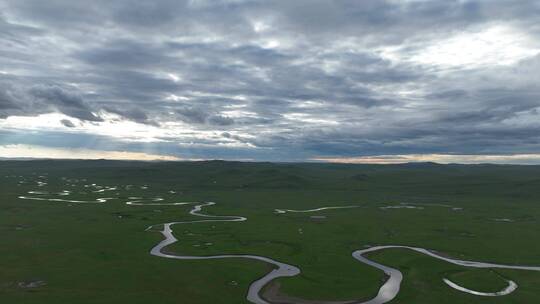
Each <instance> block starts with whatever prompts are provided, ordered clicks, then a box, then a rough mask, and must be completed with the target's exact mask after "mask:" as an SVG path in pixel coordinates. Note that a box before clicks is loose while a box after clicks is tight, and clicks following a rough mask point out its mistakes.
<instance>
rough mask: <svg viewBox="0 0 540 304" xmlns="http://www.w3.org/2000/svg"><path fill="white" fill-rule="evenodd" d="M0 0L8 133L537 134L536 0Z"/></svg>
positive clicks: (482, 150)
mask: <svg viewBox="0 0 540 304" xmlns="http://www.w3.org/2000/svg"><path fill="white" fill-rule="evenodd" d="M0 2H1V3H0V8H1V11H2V13H1V14H0V125H2V126H3V127H5V128H8V129H9V131H10V132H13V134H14V133H16V134H17V135H16V136H15V135H13V134H11V135H13V136H14V137H11V138H12V139H13V138H17V139H18V140H20V141H22V140H23V139H22V138H23V137H24V136H26V137H28V138H29V139H28V140H29V141H32V137H36V136H37V135H36V133H35V131H36V129H38V128H37V127H36V125H38V124H39V130H43V131H44V132H46V131H50V132H64V133H63V134H65V135H64V136H65V138H69V140H70V142H69V143H68V142H66V143H65V145H66V146H70V147H73V146H77V145H84V144H83V142H84V140H82V139H83V138H87V136H96V137H99V138H100V140H99V141H97V140H96V141H95V144H96V145H104V146H105V145H117V146H122V147H124V146H123V145H131V144H132V146H129V147H127V148H126V149H128V148H129V149H133V151H134V152H135V151H136V150H137V149H142V147H140V146H138V144H139V143H140V142H145V143H152V144H153V145H154V146H155V147H158V146H159V147H164V148H166V149H167V151H170V152H172V153H173V154H174V155H184V152H186V151H188V152H189V153H199V154H200V155H190V157H193V158H197V157H199V156H200V157H201V158H203V157H204V158H212V156H215V157H234V156H235V155H239V154H241V155H242V158H253V159H264V160H266V159H272V160H298V159H300V160H302V159H309V158H313V157H317V156H318V155H328V156H330V157H336V158H342V157H356V156H359V155H360V156H363V157H367V156H373V155H408V154H412V155H417V154H422V155H423V154H444V155H446V154H448V155H454V154H463V155H469V154H482V155H499V154H534V153H537V152H539V151H540V141H539V138H538V134H540V133H539V131H540V124H539V123H538V122H537V121H538V118H539V116H538V113H539V112H540V91H539V90H538V84H537V78H538V77H537V76H538V75H540V51H539V50H540V39H539V38H538V37H540V28H539V27H538V26H537V23H538V22H537V21H538V20H537V19H538V18H537V16H538V12H539V11H540V7H539V6H538V1H533V0H524V1H519V2H508V1H503V0H493V1H483V0H467V1H458V0H455V1H454V0H450V1H442V0H441V1H394V0H387V1H381V0H366V1H352V0H346V1H330V0H298V1H289V2H286V1H277V2H272V1H251V0H250V1H247V0H246V1H239V0H238V1H237V0H234V1H233V0H223V1H172V0H171V1H169V0H166V1H159V2H155V3H154V2H148V3H146V2H145V3H134V2H133V1H122V0H120V1H104V0H103V1H102V0H97V1H96V2H95V3H94V4H95V5H92V6H88V5H87V4H86V3H83V2H78V1H64V0H56V1H49V2H47V3H43V1H37V0H24V1H3V2H2V1H0ZM89 33H91V35H89ZM53 113H56V114H58V113H60V114H62V115H64V116H61V117H60V116H54V115H53V116H48V115H52V114H53ZM22 117H32V118H35V119H34V120H35V121H34V122H31V121H29V120H25V119H23V118H22ZM63 120H69V121H70V122H71V123H72V124H73V123H74V122H75V125H77V127H76V128H73V127H70V124H69V123H67V122H65V121H63ZM59 122H60V123H59ZM61 124H63V126H62V125H61ZM66 126H67V127H68V128H66ZM224 131H226V132H224ZM68 134H69V136H68ZM225 134H229V135H225ZM23 135H24V136H23ZM60 137H61V136H60ZM8 140H10V139H5V138H2V139H1V140H0V143H3V142H5V141H8ZM35 141H38V139H37V138H36V139H35ZM11 143H13V142H11ZM21 143H22V142H21ZM96 148H99V147H96ZM137 151H139V150H137Z"/></svg>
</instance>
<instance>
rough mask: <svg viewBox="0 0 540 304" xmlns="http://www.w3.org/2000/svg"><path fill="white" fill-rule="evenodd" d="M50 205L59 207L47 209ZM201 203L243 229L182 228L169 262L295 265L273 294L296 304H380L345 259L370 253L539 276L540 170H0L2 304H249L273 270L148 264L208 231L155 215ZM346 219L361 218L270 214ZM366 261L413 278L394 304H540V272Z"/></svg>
mask: <svg viewBox="0 0 540 304" xmlns="http://www.w3.org/2000/svg"><path fill="white" fill-rule="evenodd" d="M29 192H30V193H29ZM62 193H64V194H62ZM20 196H23V197H31V198H34V199H21V198H19V197H20ZM48 198H55V199H57V201H49V200H41V199H48ZM99 198H107V200H105V202H104V203H99V201H96V199H99ZM139 198H140V199H139ZM62 200H71V201H77V202H66V201H62ZM207 201H212V202H216V204H215V205H213V206H208V207H205V209H204V213H206V214H212V215H236V216H243V217H246V218H247V221H244V222H209V223H193V224H183V225H175V226H172V228H173V230H174V235H175V236H176V238H177V239H178V242H176V243H174V244H172V245H170V246H169V247H167V252H170V253H175V254H181V255H198V256H210V255H218V254H253V255H261V256H266V257H270V258H272V259H275V260H278V261H281V262H284V263H287V264H291V265H295V266H297V267H299V268H300V269H301V271H302V272H301V274H300V275H298V276H295V277H290V278H280V279H278V280H276V281H275V282H273V283H272V284H271V286H269V287H271V289H276V288H275V287H276V286H279V291H278V292H279V294H281V295H282V296H283V295H285V296H286V297H289V298H302V299H306V300H318V301H340V300H344V301H348V300H361V299H364V300H368V299H371V298H373V297H374V296H375V295H376V294H377V292H378V289H379V287H380V286H381V284H382V283H383V282H384V281H385V276H384V273H383V272H381V271H380V270H378V269H376V268H373V267H370V266H368V265H365V264H362V263H359V262H358V261H357V260H355V259H353V258H352V256H351V253H352V252H353V251H355V250H358V249H365V248H367V247H370V246H375V245H407V246H415V247H422V248H427V249H431V250H435V251H437V252H439V253H441V254H443V255H445V256H449V257H452V258H457V259H464V260H473V261H482V262H493V263H499V264H510V265H530V266H540V241H539V236H538V232H539V231H540V167H537V166H493V165H476V166H465V165H436V164H430V163H426V164H415V165H411V164H408V165H330V164H270V163H236V162H222V161H210V162H187V163H182V162H173V163H144V162H114V161H0V239H1V240H2V246H1V247H0V257H1V259H0V302H1V303H22V304H26V303H28V304H33V303H39V304H47V303H51V304H52V303H54V304H57V303H79V304H84V303H88V304H90V303H92V304H99V303H130V304H135V303H145V304H147V303H163V304H166V303H187V304H189V303H209V304H210V303H212V304H215V303H247V300H246V299H245V297H246V293H247V290H248V288H249V285H250V283H251V282H253V281H254V280H257V279H258V278H260V277H262V276H264V275H265V274H266V273H268V272H269V271H270V270H271V266H270V265H269V264H266V263H263V262H257V261H253V260H246V259H226V260H197V261H183V260H172V259H166V258H160V257H156V256H152V255H150V254H149V251H150V249H151V248H152V247H154V246H155V245H156V244H157V243H159V242H160V241H161V240H162V239H163V237H162V235H161V234H160V233H159V231H160V229H161V228H162V227H163V225H160V224H163V223H167V222H173V221H190V220H197V219H198V218H197V217H196V216H193V215H190V214H189V213H188V212H189V211H190V210H191V209H192V208H193V205H192V204H186V205H159V204H167V203H171V204H172V203H177V202H207ZM81 202H89V203H81ZM96 202H97V203H96ZM126 202H135V203H136V204H132V205H128V204H126ZM139 204H148V205H139ZM351 205H354V206H358V207H356V208H349V209H328V210H321V211H314V212H298V213H295V212H285V213H276V212H275V209H292V210H305V209H315V208H320V207H329V206H351ZM152 225H155V226H153V227H152V228H151V229H149V231H146V229H147V228H148V227H149V226H152ZM368 257H369V258H370V259H372V260H375V261H377V262H379V263H381V264H384V265H387V266H391V267H393V268H397V269H399V270H400V271H401V272H402V273H403V282H402V285H401V291H400V293H399V294H398V296H397V298H396V299H394V300H393V301H392V302H391V303H414V304H423V303H425V304H432V303H452V304H456V303H457V304H459V303H505V304H507V303H538V302H540V272H533V271H524V270H504V269H493V270H492V269H474V268H466V267H462V266H456V265H452V264H450V263H447V262H444V261H441V260H436V259H434V258H432V257H428V256H425V255H421V254H419V253H415V252H412V251H410V250H405V249H388V250H384V251H378V252H374V253H372V254H370V255H369V256H368ZM443 278H448V279H450V280H452V281H453V282H455V283H458V284H459V285H461V286H464V287H467V288H468V289H472V290H477V291H482V292H496V291H499V290H501V289H503V288H505V286H506V280H512V281H514V282H516V283H517V284H518V286H519V287H518V288H517V290H516V291H514V292H513V293H511V294H509V295H506V296H501V297H480V296H474V295H470V294H467V293H463V292H460V291H457V290H455V289H452V288H450V287H449V286H448V285H446V284H445V283H444V282H443Z"/></svg>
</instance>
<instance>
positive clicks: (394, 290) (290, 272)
mask: <svg viewBox="0 0 540 304" xmlns="http://www.w3.org/2000/svg"><path fill="white" fill-rule="evenodd" d="M28 194H29V195H32V196H19V198H20V199H25V200H42V201H52V202H69V203H78V204H100V203H106V202H107V201H108V200H111V199H114V198H97V199H96V200H95V201H80V200H69V199H64V198H47V197H45V196H50V195H56V196H57V197H65V196H68V195H70V194H71V193H70V192H69V191H67V190H66V191H63V192H59V193H49V192H44V191H29V192H28ZM129 199H130V200H129V201H127V202H126V204H127V205H134V206H144V205H186V204H194V207H193V208H192V209H191V210H190V211H189V214H191V215H193V216H197V217H200V218H201V219H199V220H192V221H176V222H170V223H164V224H162V225H163V229H162V230H161V231H160V232H161V234H162V235H163V237H164V239H163V240H162V241H161V242H159V243H158V244H157V245H156V246H154V247H153V248H152V249H151V250H150V254H152V255H154V256H158V257H163V258H169V259H179V260H212V259H238V258H243V259H252V260H258V261H262V262H266V263H269V264H272V265H274V266H275V268H274V269H273V270H272V271H270V272H269V273H267V274H266V275H264V276H263V277H261V278H259V279H258V280H255V281H254V282H252V283H251V285H250V286H249V289H248V292H247V296H246V298H247V300H248V301H249V302H251V303H255V304H271V302H269V301H267V300H265V299H263V298H262V297H261V291H262V289H263V288H264V287H265V286H266V285H267V284H268V283H270V282H271V281H272V280H274V279H277V278H282V277H292V276H296V275H298V274H300V269H299V268H298V267H296V266H293V265H290V264H286V263H283V262H280V261H276V260H274V259H271V258H269V257H264V256H258V255H250V254H222V255H214V256H189V255H176V254H172V253H166V252H164V248H165V247H167V246H168V245H171V244H173V243H175V242H177V241H178V239H176V238H175V237H174V235H173V231H172V229H171V226H173V225H179V224H192V223H204V222H243V221H246V220H247V218H245V217H243V216H232V215H231V216H223V215H221V216H219V215H208V214H204V213H201V212H202V208H203V207H208V206H212V205H215V203H214V202H205V203H196V202H179V203H162V202H161V201H162V200H163V199H162V198H159V197H156V198H151V199H145V198H142V197H129ZM144 201H150V203H144ZM356 207H358V206H335V207H321V208H316V209H308V210H291V209H275V212H276V213H278V214H284V213H287V212H317V211H322V210H329V209H344V208H356ZM160 225H161V224H160ZM154 226H157V225H152V226H150V227H148V228H147V229H146V230H150V229H151V228H152V227H154ZM387 249H407V250H412V251H415V252H417V253H421V254H424V255H427V256H430V257H432V258H435V259H439V260H442V261H445V262H448V263H451V264H454V265H458V266H464V267H472V268H500V269H514V270H529V271H540V267H539V266H521V265H505V264H494V263H484V262H475V261H466V260H459V259H452V258H449V257H446V256H443V255H440V254H438V253H436V252H434V251H432V250H428V249H425V248H420V247H411V246H402V245H386V246H374V247H370V248H366V249H362V250H356V251H354V252H353V253H352V257H353V258H354V259H356V260H358V261H359V262H361V263H364V264H366V265H369V266H372V267H375V268H377V269H379V270H381V271H383V272H384V273H385V274H386V275H387V276H388V279H387V280H386V282H384V283H383V284H382V286H381V287H380V288H379V291H378V293H377V295H376V296H375V297H374V298H372V299H371V300H368V301H349V302H347V303H354V304H384V303H387V302H389V301H391V300H393V299H394V298H395V297H396V296H397V295H398V293H399V290H400V287H401V282H402V280H403V274H402V273H401V272H400V271H399V270H398V269H395V268H392V267H389V266H385V265H382V264H380V263H377V262H375V261H372V260H370V259H368V258H367V257H366V256H365V255H366V254H369V253H372V252H375V251H381V250H387ZM443 282H444V283H446V284H447V285H448V286H449V287H451V288H453V289H455V290H458V291H461V292H465V293H469V294H472V295H476V296H491V297H493V296H504V295H507V294H510V293H512V292H513V291H514V290H516V289H517V287H518V285H517V284H516V283H515V282H514V281H510V280H508V281H507V283H508V286H507V287H506V288H504V289H503V290H501V291H498V292H493V293H487V292H480V291H475V290H471V289H467V288H465V287H463V286H460V285H458V284H456V283H454V282H452V281H450V280H449V279H447V278H443ZM318 303H326V302H324V301H322V302H321V301H319V302H318ZM327 303H332V302H327Z"/></svg>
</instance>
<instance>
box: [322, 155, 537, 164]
mask: <svg viewBox="0 0 540 304" xmlns="http://www.w3.org/2000/svg"><path fill="white" fill-rule="evenodd" d="M312 160H314V161H322V162H329V163H344V164H404V163H419V162H435V163H440V164H452V163H459V164H487V163H490V164H515V165H532V164H535V165H540V154H508V155H482V154H480V155H457V154H456V155H453V154H407V155H376V156H360V157H343V158H327V157H317V158H312Z"/></svg>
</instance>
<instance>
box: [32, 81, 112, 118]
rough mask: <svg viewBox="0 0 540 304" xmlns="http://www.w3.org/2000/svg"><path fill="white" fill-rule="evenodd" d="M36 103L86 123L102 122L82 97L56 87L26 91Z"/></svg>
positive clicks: (39, 87) (40, 87)
mask: <svg viewBox="0 0 540 304" xmlns="http://www.w3.org/2000/svg"><path fill="white" fill-rule="evenodd" d="M28 93H29V95H30V96H31V97H33V98H35V99H36V103H37V104H40V105H43V106H45V107H52V108H55V109H56V110H58V111H59V112H61V113H63V114H66V115H68V116H71V117H75V118H79V119H81V120H88V121H102V119H101V118H100V117H98V116H97V115H95V114H94V113H92V111H91V109H90V106H89V105H88V104H86V103H85V102H84V101H83V99H82V97H81V96H79V95H76V94H73V93H71V92H68V91H65V90H64V89H62V88H60V87H57V86H40V85H37V86H33V87H31V88H30V89H29V90H28Z"/></svg>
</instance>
